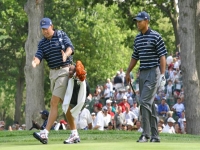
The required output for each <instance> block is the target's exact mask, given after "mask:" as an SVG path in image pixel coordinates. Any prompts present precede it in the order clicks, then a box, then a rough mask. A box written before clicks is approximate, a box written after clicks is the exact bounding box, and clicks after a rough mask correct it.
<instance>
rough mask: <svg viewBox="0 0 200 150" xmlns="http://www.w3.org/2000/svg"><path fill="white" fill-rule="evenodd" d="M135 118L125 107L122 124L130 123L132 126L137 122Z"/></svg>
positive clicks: (128, 108)
mask: <svg viewBox="0 0 200 150" xmlns="http://www.w3.org/2000/svg"><path fill="white" fill-rule="evenodd" d="M137 119H138V118H137V116H136V115H135V114H134V113H133V112H132V111H130V107H127V106H126V107H125V112H124V123H126V124H127V122H129V121H132V122H133V123H134V124H135V122H136V121H137Z"/></svg>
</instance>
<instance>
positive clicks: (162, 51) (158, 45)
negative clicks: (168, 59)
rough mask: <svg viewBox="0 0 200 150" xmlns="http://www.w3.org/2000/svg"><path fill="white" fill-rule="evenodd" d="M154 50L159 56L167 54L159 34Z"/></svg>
mask: <svg viewBox="0 0 200 150" xmlns="http://www.w3.org/2000/svg"><path fill="white" fill-rule="evenodd" d="M156 51H157V54H158V56H159V57H161V56H164V55H167V50H166V48H165V44H164V41H163V39H162V37H161V36H160V35H159V36H158V39H157V42H156Z"/></svg>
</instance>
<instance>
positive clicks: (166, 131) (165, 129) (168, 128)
mask: <svg viewBox="0 0 200 150" xmlns="http://www.w3.org/2000/svg"><path fill="white" fill-rule="evenodd" d="M162 133H173V134H175V133H176V132H175V129H174V127H173V126H172V127H170V126H169V125H168V124H167V125H166V126H165V127H164V128H163V130H162Z"/></svg>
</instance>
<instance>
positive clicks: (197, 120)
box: [179, 0, 200, 134]
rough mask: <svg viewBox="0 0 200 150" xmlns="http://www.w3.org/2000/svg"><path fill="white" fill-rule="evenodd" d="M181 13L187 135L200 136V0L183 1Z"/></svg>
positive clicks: (180, 26)
mask: <svg viewBox="0 0 200 150" xmlns="http://www.w3.org/2000/svg"><path fill="white" fill-rule="evenodd" d="M179 11H180V12H179V14H180V16H179V31H180V32H179V33H180V43H181V45H180V48H181V70H182V73H183V84H184V91H185V97H184V99H185V106H186V120H187V133H189V134H200V126H199V125H200V109H199V108H200V86H199V79H200V59H199V58H200V0H185V1H181V2H180V3H179Z"/></svg>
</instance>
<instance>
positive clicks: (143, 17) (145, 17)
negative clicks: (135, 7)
mask: <svg viewBox="0 0 200 150" xmlns="http://www.w3.org/2000/svg"><path fill="white" fill-rule="evenodd" d="M133 20H134V21H136V20H138V21H142V20H149V21H150V16H149V14H148V13H147V12H145V11H142V12H139V13H138V14H137V16H136V17H135V18H134V19H133Z"/></svg>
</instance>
